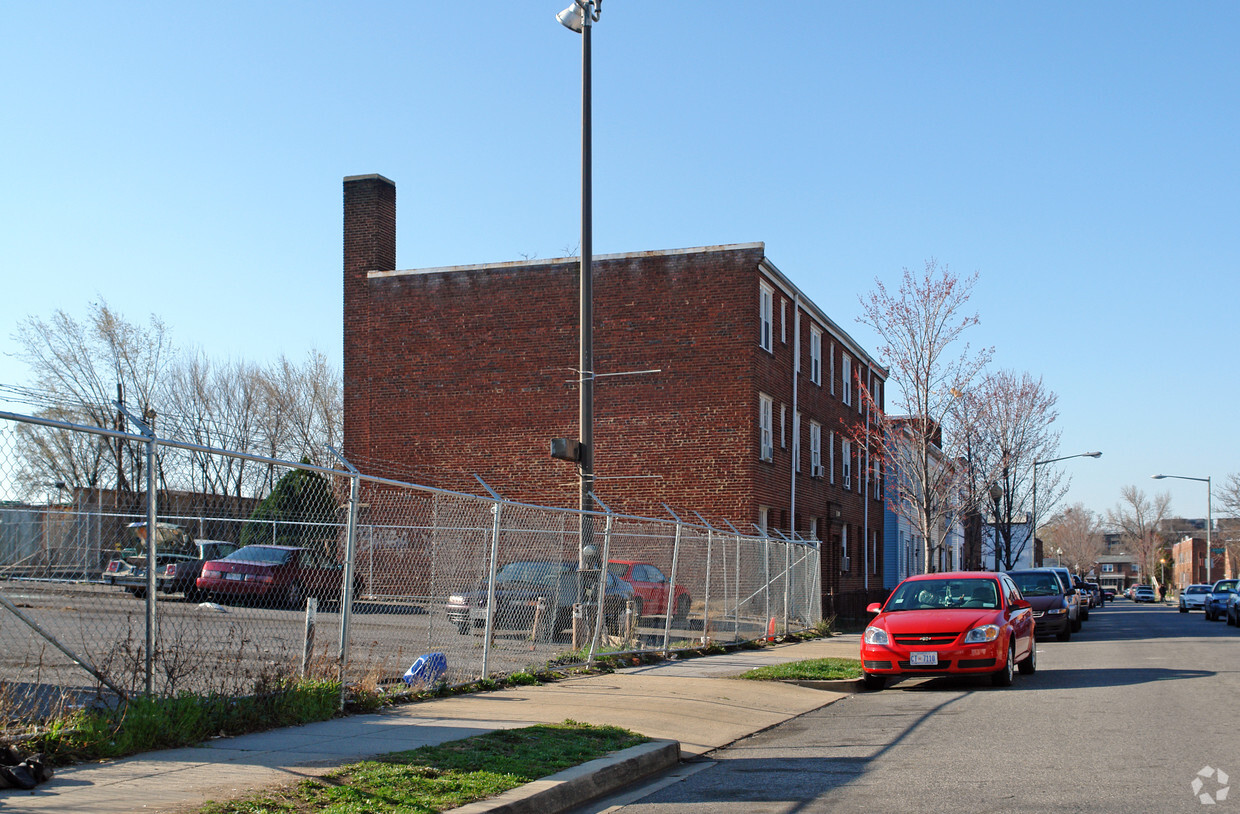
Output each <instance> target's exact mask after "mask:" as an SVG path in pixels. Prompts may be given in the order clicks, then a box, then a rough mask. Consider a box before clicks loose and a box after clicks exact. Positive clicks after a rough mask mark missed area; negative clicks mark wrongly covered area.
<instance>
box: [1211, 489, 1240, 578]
mask: <svg viewBox="0 0 1240 814" xmlns="http://www.w3.org/2000/svg"><path fill="white" fill-rule="evenodd" d="M1214 489H1215V491H1214V495H1215V499H1216V500H1217V501H1218V506H1219V509H1218V514H1220V515H1224V516H1226V517H1227V518H1228V519H1219V520H1218V527H1217V528H1216V529H1215V532H1214V534H1215V540H1216V541H1219V540H1221V541H1222V545H1223V547H1224V548H1225V549H1226V551H1227V561H1228V562H1229V563H1230V568H1231V570H1230V571H1228V573H1230V574H1232V575H1233V576H1234V575H1236V574H1237V573H1240V520H1237V518H1240V474H1238V473H1234V472H1233V473H1232V474H1230V475H1228V476H1227V480H1226V481H1225V482H1224V483H1223V485H1222V486H1216V487H1214ZM1215 545H1216V546H1217V545H1218V543H1217V542H1216V543H1215Z"/></svg>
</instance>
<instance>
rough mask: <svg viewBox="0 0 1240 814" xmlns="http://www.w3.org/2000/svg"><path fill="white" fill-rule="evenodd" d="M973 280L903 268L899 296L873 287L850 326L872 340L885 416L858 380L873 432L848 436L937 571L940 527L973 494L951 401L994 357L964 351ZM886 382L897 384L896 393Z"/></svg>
mask: <svg viewBox="0 0 1240 814" xmlns="http://www.w3.org/2000/svg"><path fill="white" fill-rule="evenodd" d="M976 282H977V274H976V273H975V274H973V275H972V276H970V277H968V278H965V279H961V278H959V277H957V276H956V275H955V274H954V273H952V272H951V271H950V270H949V269H948V267H947V266H943V267H941V268H940V267H939V266H938V264H937V263H936V262H935V261H934V260H933V259H932V260H929V261H927V262H926V264H925V270H924V272H923V273H922V274H921V275H914V274H913V273H912V272H910V271H909V270H908V269H904V274H903V279H902V282H901V285H900V289H899V291H897V292H895V293H892V292H890V291H889V290H888V289H887V287H886V286H885V285H884V284H883V283H882V281H881V280H875V290H874V291H873V292H871V293H870V294H869V295H868V296H865V297H862V298H861V307H862V315H861V316H859V317H858V318H857V321H858V322H860V323H862V324H864V325H867V326H869V327H870V328H871V329H873V330H874V331H875V332H876V333H877V334H878V336H879V340H880V346H879V348H878V352H879V356H880V358H881V359H882V361H883V363H884V364H886V365H887V366H888V371H889V379H888V383H889V385H888V391H887V395H888V398H887V411H886V412H884V411H883V410H881V409H879V401H878V400H877V399H876V398H875V397H874V394H873V393H871V392H870V390H869V383H868V382H866V381H863V380H861V379H860V378H859V379H858V382H857V385H858V392H860V393H861V397H862V399H863V400H864V402H865V404H866V407H867V410H868V416H869V418H870V420H871V422H872V423H873V424H874V425H875V426H874V427H872V428H865V429H866V430H868V431H865V432H863V428H862V427H861V426H854V427H850V428H849V429H848V432H849V434H851V435H853V436H854V438H856V439H857V440H859V441H861V442H862V443H865V442H866V441H867V440H868V443H869V444H870V445H871V446H872V447H873V448H874V453H875V454H877V455H878V456H879V457H880V459H881V460H882V461H883V463H884V466H885V468H886V471H887V473H888V488H887V492H888V502H889V504H890V507H891V509H892V511H894V512H895V513H896V514H897V515H899V516H900V517H902V518H904V519H905V521H906V522H908V523H909V525H910V526H911V527H912V528H913V529H914V530H915V532H916V534H917V536H919V537H920V539H921V541H922V557H921V559H922V563H923V567H924V568H925V569H926V570H927V571H933V570H937V567H938V563H939V562H940V561H941V560H942V553H943V551H942V550H943V541H944V536H945V532H946V529H947V528H948V526H949V525H950V524H952V523H953V522H955V521H958V520H960V519H962V518H963V517H964V515H965V514H966V513H967V512H969V511H970V510H971V509H973V507H974V506H973V505H971V504H970V501H975V500H976V499H977V495H976V493H975V490H970V489H969V488H968V477H967V475H968V473H967V471H966V470H965V469H962V467H961V466H960V465H959V461H960V460H961V459H962V453H963V451H964V448H965V445H966V444H967V440H966V439H967V437H968V432H967V429H966V428H964V427H961V426H959V425H958V424H953V423H951V421H950V419H952V418H955V419H956V420H957V421H959V420H960V414H959V413H958V412H955V411H954V409H953V408H954V402H955V401H956V400H957V399H959V398H960V397H961V396H962V395H963V394H964V393H966V392H967V391H968V390H969V389H970V387H971V386H972V385H973V383H974V381H975V380H976V379H977V377H978V376H979V374H980V373H981V371H982V370H983V369H984V368H985V366H986V365H987V364H988V363H989V361H990V358H991V355H992V353H993V351H992V350H991V349H984V350H981V351H976V352H974V351H973V350H972V349H971V348H970V347H969V345H968V344H967V343H963V344H961V341H962V336H963V334H964V333H965V331H966V330H967V329H968V328H970V327H972V326H974V325H976V324H977V322H978V318H977V316H976V315H968V314H965V313H964V309H965V308H966V306H967V304H968V301H969V297H970V295H971V293H972V291H973V287H974V285H975V284H976ZM891 385H894V386H895V387H894V396H893V395H892V393H893V390H892V388H891Z"/></svg>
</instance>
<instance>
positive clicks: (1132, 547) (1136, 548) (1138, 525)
mask: <svg viewBox="0 0 1240 814" xmlns="http://www.w3.org/2000/svg"><path fill="white" fill-rule="evenodd" d="M1170 510H1171V493H1170V492H1162V493H1160V494H1156V495H1154V497H1153V498H1149V497H1147V496H1146V494H1145V492H1143V491H1141V490H1140V489H1138V488H1137V487H1136V486H1125V487H1124V488H1123V489H1122V490H1120V502H1119V503H1118V504H1116V505H1115V507H1114V508H1111V509H1108V510H1107V513H1106V521H1105V522H1106V525H1107V526H1109V527H1110V528H1111V529H1112V530H1114V531H1115V532H1117V533H1119V535H1120V539H1122V540H1123V541H1124V544H1125V545H1126V546H1127V547H1128V549H1129V551H1131V552H1132V554H1133V556H1135V557H1136V558H1137V565H1138V567H1139V568H1140V571H1141V574H1140V579H1141V581H1142V582H1144V581H1147V580H1149V579H1152V578H1153V577H1154V575H1155V574H1156V573H1157V569H1156V565H1157V563H1158V560H1159V557H1160V554H1161V551H1162V546H1163V541H1162V537H1161V536H1160V535H1159V533H1158V527H1159V524H1161V523H1162V521H1163V520H1164V519H1165V518H1166V517H1167V515H1168V512H1170Z"/></svg>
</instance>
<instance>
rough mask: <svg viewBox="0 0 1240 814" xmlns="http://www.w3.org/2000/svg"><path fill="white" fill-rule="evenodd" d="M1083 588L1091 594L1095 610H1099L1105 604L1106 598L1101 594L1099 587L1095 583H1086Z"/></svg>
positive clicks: (1100, 587)
mask: <svg viewBox="0 0 1240 814" xmlns="http://www.w3.org/2000/svg"><path fill="white" fill-rule="evenodd" d="M1085 587H1086V588H1088V589H1089V592H1090V593H1091V594H1093V597H1094V607H1095V608H1101V607H1102V606H1103V605H1105V604H1106V601H1107V596H1106V594H1104V593H1103V592H1102V586H1101V585H1099V584H1098V583H1096V582H1086V583H1085Z"/></svg>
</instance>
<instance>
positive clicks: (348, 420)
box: [344, 175, 396, 460]
mask: <svg viewBox="0 0 1240 814" xmlns="http://www.w3.org/2000/svg"><path fill="white" fill-rule="evenodd" d="M395 268H396V184H394V183H393V182H391V181H389V180H388V179H387V178H384V177H383V176H382V175H352V176H349V177H347V178H345V179H344V454H345V457H348V458H357V459H359V460H364V459H366V458H368V457H370V448H371V447H370V444H371V439H370V391H371V388H370V347H371V337H370V321H369V318H370V284H369V282H368V281H367V279H366V272H368V271H392V270H394V269H395Z"/></svg>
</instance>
